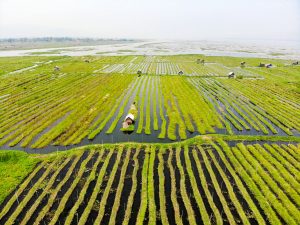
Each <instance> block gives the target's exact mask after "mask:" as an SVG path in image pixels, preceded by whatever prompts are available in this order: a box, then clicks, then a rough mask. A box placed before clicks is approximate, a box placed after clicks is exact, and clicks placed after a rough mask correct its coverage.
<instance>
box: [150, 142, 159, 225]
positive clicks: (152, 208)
mask: <svg viewBox="0 0 300 225" xmlns="http://www.w3.org/2000/svg"><path fill="white" fill-rule="evenodd" d="M155 151H156V149H155V147H154V146H152V147H151V149H150V159H149V168H148V189H147V190H148V207H149V224H156V205H155V194H154V192H155V191H154V169H155V168H154V161H155ZM161 175H162V174H161Z"/></svg>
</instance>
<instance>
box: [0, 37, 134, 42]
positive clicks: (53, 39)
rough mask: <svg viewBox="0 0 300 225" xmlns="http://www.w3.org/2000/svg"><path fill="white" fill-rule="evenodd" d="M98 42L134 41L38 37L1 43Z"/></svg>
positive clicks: (3, 39) (11, 39)
mask: <svg viewBox="0 0 300 225" xmlns="http://www.w3.org/2000/svg"><path fill="white" fill-rule="evenodd" d="M98 41H134V40H133V39H126V38H120V39H112V38H72V37H37V38H27V37H24V38H2V39H0V42H8V43H14V42H98Z"/></svg>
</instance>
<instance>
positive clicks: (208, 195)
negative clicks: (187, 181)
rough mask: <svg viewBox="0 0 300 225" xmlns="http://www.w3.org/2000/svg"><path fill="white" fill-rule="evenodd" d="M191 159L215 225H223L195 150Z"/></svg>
mask: <svg viewBox="0 0 300 225" xmlns="http://www.w3.org/2000/svg"><path fill="white" fill-rule="evenodd" d="M193 158H194V160H195V163H196V167H197V170H198V173H199V177H200V181H201V185H202V188H203V190H204V193H205V196H206V198H207V201H208V203H209V205H210V207H211V209H212V211H213V213H214V214H215V218H216V224H218V225H221V224H223V219H222V216H221V214H220V212H219V210H218V208H217V207H216V205H215V203H214V200H213V196H212V195H211V193H210V191H209V187H208V184H207V182H206V179H205V175H204V173H203V168H202V166H201V163H200V160H199V158H198V155H197V150H196V149H193Z"/></svg>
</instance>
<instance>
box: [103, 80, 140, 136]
mask: <svg viewBox="0 0 300 225" xmlns="http://www.w3.org/2000/svg"><path fill="white" fill-rule="evenodd" d="M138 85H140V83H138ZM136 88H137V87H136V86H135V87H134V88H133V89H132V90H131V92H130V93H129V94H128V96H127V97H126V99H125V100H124V102H123V105H122V106H121V107H120V110H119V113H118V115H117V116H116V118H115V119H114V121H113V122H112V123H111V125H110V127H109V128H108V130H107V131H106V132H105V133H106V134H111V133H112V132H113V131H114V129H115V128H116V126H117V124H118V122H119V120H120V118H121V117H122V116H123V115H124V109H125V107H126V105H127V104H128V101H129V99H130V97H131V93H133V91H134V89H136Z"/></svg>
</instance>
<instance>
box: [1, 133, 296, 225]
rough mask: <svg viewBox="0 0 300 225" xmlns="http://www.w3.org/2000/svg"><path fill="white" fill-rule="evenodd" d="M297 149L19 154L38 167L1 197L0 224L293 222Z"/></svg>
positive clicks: (228, 145)
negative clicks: (33, 160) (32, 161)
mask: <svg viewBox="0 0 300 225" xmlns="http://www.w3.org/2000/svg"><path fill="white" fill-rule="evenodd" d="M263 139H264V140H263ZM245 140H247V143H245V142H244V141H245ZM299 143H300V140H299V138H296V137H295V138H293V140H291V139H288V137H273V138H269V139H267V138H266V137H264V138H263V137H261V140H260V141H255V139H254V138H253V137H252V139H251V137H248V139H247V137H245V136H244V137H241V136H234V137H229V136H223V137H222V138H221V136H216V135H215V136H201V137H197V138H193V139H191V140H186V141H184V142H177V143H172V144H144V143H122V144H103V145H90V146H83V147H80V148H76V149H73V150H70V151H64V152H59V153H52V154H48V155H38V154H35V155H27V159H28V160H29V159H33V158H34V159H36V161H35V162H34V163H37V162H38V163H37V164H36V166H35V168H30V171H32V172H29V174H28V176H27V177H26V178H24V180H23V181H22V182H21V184H20V185H18V183H17V182H16V183H15V186H17V185H18V186H17V187H16V189H15V190H12V191H10V194H9V191H7V190H6V194H7V195H8V196H7V198H6V199H5V200H4V201H3V202H2V204H1V205H0V223H1V224H27V223H29V224H56V223H59V224H94V223H95V224H116V223H117V221H123V224H142V223H144V222H146V223H149V224H175V223H176V224H282V223H284V224H299V223H300V221H299V218H300V217H299V215H300V211H299V207H300V191H299V190H300V166H299V165H300V145H299ZM2 153H4V152H2ZM23 154H25V153H23ZM5 155H6V157H4V155H3V157H0V159H1V160H2V162H3V164H6V163H7V162H11V161H10V160H15V161H14V162H15V164H16V165H17V164H18V163H19V161H18V157H17V156H16V157H15V158H14V159H13V158H10V156H9V155H10V154H9V153H7V152H6V151H5ZM0 156H1V155H0ZM0 166H1V164H0ZM8 173H9V171H8ZM2 189H4V187H2ZM179 190H180V191H179Z"/></svg>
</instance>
